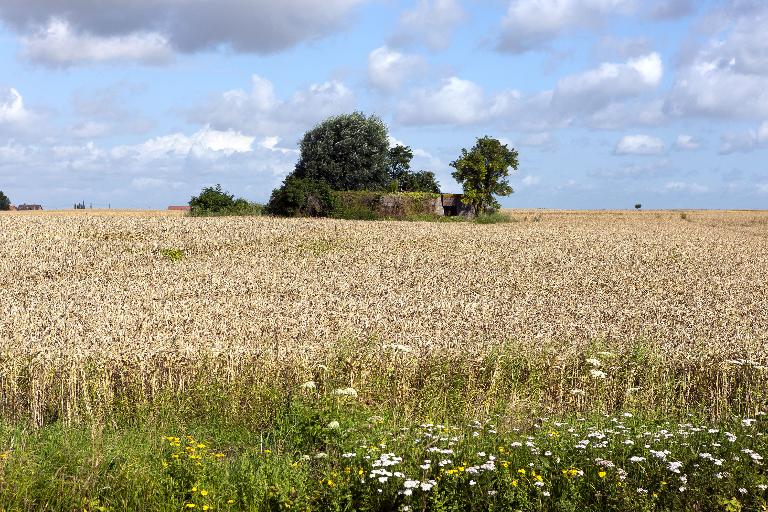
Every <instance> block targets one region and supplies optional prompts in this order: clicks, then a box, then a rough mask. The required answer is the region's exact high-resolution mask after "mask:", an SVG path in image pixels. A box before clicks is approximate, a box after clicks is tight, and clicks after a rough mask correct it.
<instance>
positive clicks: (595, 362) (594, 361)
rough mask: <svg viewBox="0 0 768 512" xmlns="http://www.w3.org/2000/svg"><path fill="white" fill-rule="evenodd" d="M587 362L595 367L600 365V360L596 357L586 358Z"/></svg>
mask: <svg viewBox="0 0 768 512" xmlns="http://www.w3.org/2000/svg"><path fill="white" fill-rule="evenodd" d="M587 364H591V365H592V366H594V367H595V368H597V367H599V366H600V360H599V359H596V358H591V359H587Z"/></svg>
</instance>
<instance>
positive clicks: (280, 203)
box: [266, 176, 335, 217]
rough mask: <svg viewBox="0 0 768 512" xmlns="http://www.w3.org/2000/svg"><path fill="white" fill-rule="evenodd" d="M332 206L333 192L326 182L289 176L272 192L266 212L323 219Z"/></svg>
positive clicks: (333, 202) (331, 209) (328, 213)
mask: <svg viewBox="0 0 768 512" xmlns="http://www.w3.org/2000/svg"><path fill="white" fill-rule="evenodd" d="M334 206H335V201H334V197H333V191H332V190H331V187H329V186H328V184H327V183H326V182H324V181H319V180H310V179H303V178H297V177H295V176H289V177H287V178H286V179H285V181H284V182H283V185H282V186H281V187H280V188H276V189H275V190H273V191H272V196H271V197H270V198H269V203H267V207H266V211H267V213H269V214H270V215H280V216H283V217H325V216H328V215H330V213H331V212H332V211H333V209H334Z"/></svg>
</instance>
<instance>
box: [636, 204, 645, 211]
mask: <svg viewBox="0 0 768 512" xmlns="http://www.w3.org/2000/svg"><path fill="white" fill-rule="evenodd" d="M642 207H643V205H641V204H640V203H637V204H636V205H635V209H636V210H639V209H640V208H642Z"/></svg>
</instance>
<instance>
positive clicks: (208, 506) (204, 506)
mask: <svg viewBox="0 0 768 512" xmlns="http://www.w3.org/2000/svg"><path fill="white" fill-rule="evenodd" d="M203 510H211V506H210V505H203Z"/></svg>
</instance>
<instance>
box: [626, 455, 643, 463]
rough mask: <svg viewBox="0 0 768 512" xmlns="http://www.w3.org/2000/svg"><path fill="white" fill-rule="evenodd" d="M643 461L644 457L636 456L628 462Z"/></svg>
mask: <svg viewBox="0 0 768 512" xmlns="http://www.w3.org/2000/svg"><path fill="white" fill-rule="evenodd" d="M644 460H645V457H638V456H637V455H635V456H632V457H630V458H629V461H630V462H643V461H644Z"/></svg>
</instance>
